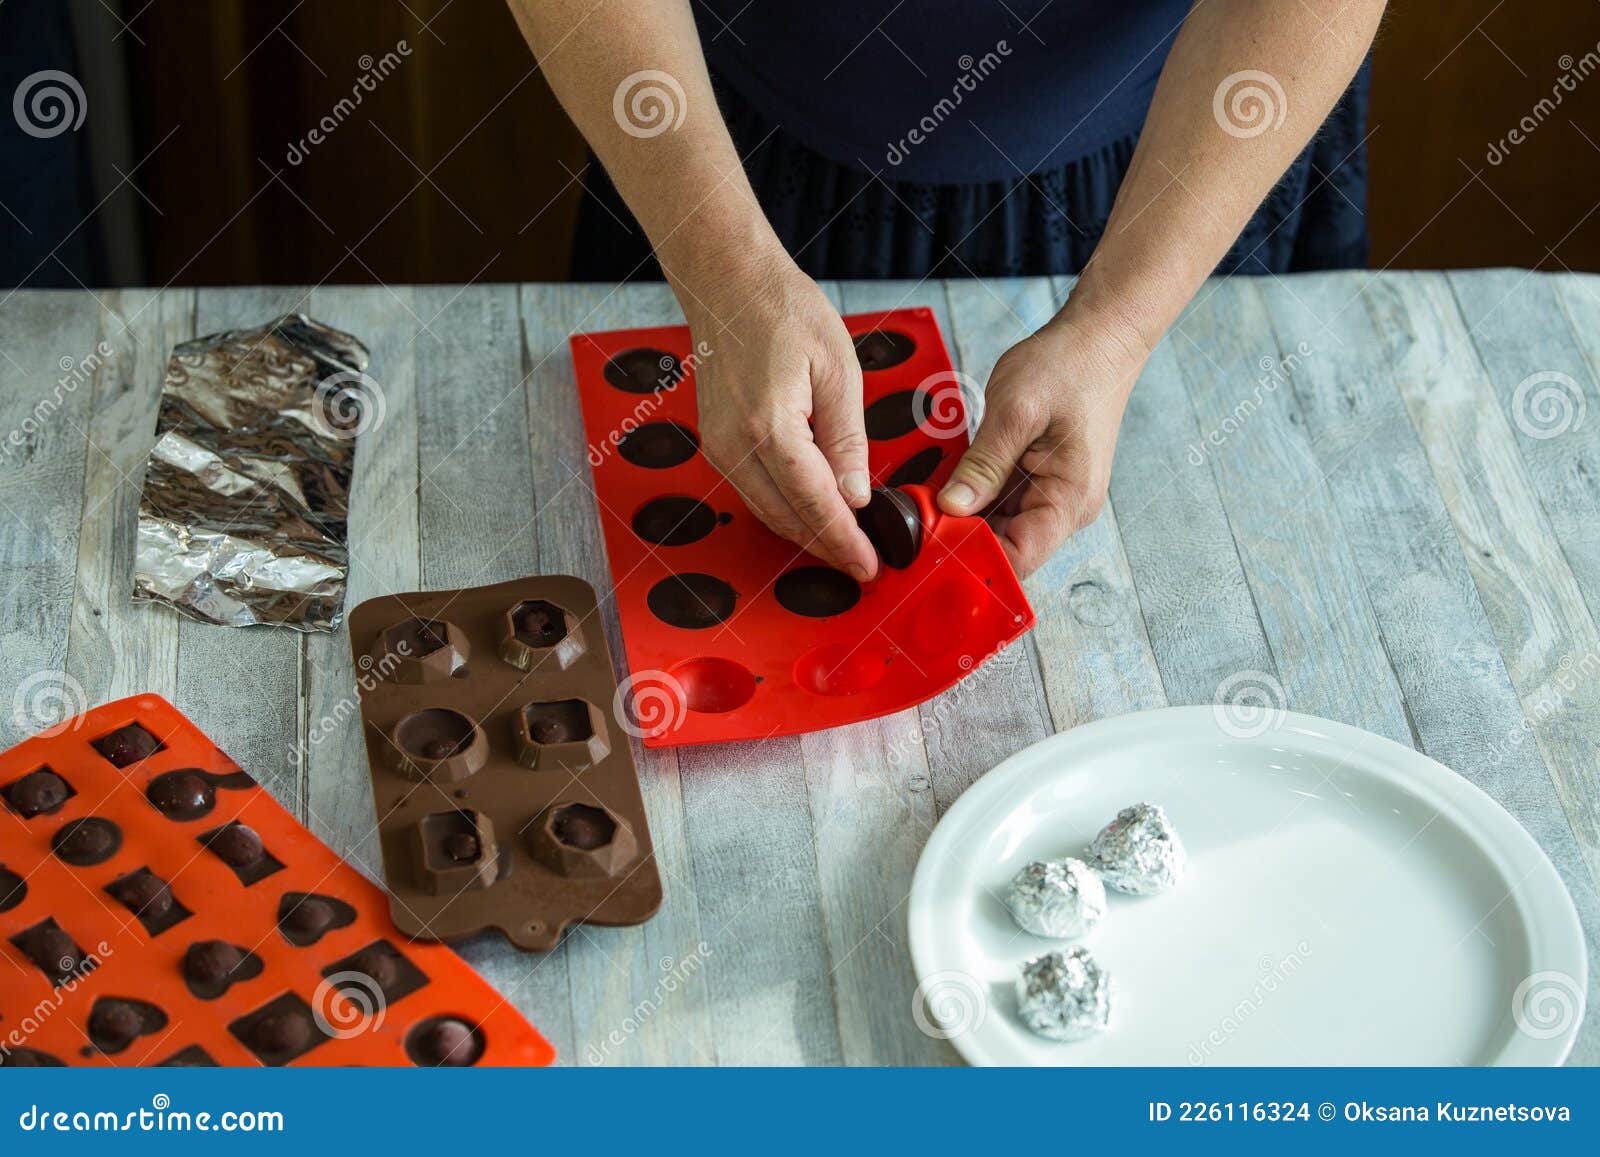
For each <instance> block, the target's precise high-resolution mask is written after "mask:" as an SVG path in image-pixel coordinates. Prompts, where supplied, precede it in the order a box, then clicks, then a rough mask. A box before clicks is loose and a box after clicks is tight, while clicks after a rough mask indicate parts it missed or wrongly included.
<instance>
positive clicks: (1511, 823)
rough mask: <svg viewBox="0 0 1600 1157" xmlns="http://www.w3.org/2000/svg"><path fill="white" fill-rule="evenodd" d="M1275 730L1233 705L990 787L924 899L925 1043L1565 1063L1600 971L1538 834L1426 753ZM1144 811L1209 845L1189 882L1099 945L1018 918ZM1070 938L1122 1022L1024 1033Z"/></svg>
mask: <svg viewBox="0 0 1600 1157" xmlns="http://www.w3.org/2000/svg"><path fill="white" fill-rule="evenodd" d="M1234 722H1235V723H1237V722H1238V721H1237V720H1235V721H1234ZM1270 722H1275V725H1274V726H1271V727H1269V728H1267V729H1266V730H1264V731H1263V732H1262V733H1261V734H1259V735H1254V736H1246V737H1240V736H1238V735H1237V734H1229V733H1228V732H1225V731H1224V730H1223V729H1222V727H1220V726H1219V722H1218V718H1217V716H1216V715H1215V714H1214V711H1213V709H1212V708H1210V707H1173V708H1167V709H1164V710H1160V711H1147V712H1141V713H1138V714H1133V715H1124V716H1121V717H1119V718H1115V719H1108V720H1103V721H1101V722H1098V723H1093V724H1090V725H1087V726H1084V727H1079V728H1076V729H1074V730H1072V731H1069V732H1065V733H1063V734H1060V735H1056V736H1052V737H1051V738H1049V739H1046V740H1044V741H1042V742H1040V743H1037V744H1035V745H1034V746H1032V747H1030V748H1028V749H1027V750H1025V751H1022V752H1019V753H1018V754H1017V755H1014V756H1012V757H1011V758H1010V759H1008V760H1006V761H1005V762H1004V763H1002V764H1000V766H998V767H996V768H995V769H994V770H993V771H991V772H990V773H989V774H988V775H986V776H984V777H983V778H982V779H980V780H979V781H978V782H977V783H976V784H974V785H973V786H972V787H971V788H969V789H968V790H967V792H966V793H965V794H964V795H963V796H962V797H961V798H960V799H959V800H957V801H956V803H955V805H954V806H953V807H951V809H950V811H949V812H948V813H947V814H946V815H945V817H944V819H943V820H942V821H941V822H940V823H939V826H938V827H937V828H936V829H935V831H934V833H933V836H932V838H931V839H929V841H928V845H927V847H926V848H925V849H924V850H923V853H922V858H921V860H920V861H919V863H918V864H917V871H916V876H915V878H914V880H913V883H912V888H911V901H910V925H911V928H910V931H911V955H912V959H913V962H914V964H915V967H916V971H917V977H918V980H919V982H920V986H921V987H920V992H921V993H922V994H923V996H924V997H925V998H926V999H925V1002H924V1003H923V1004H922V1005H920V1006H919V1009H918V1018H919V1021H920V1022H921V1023H922V1024H923V1027H924V1029H925V1031H933V1032H937V1033H939V1034H941V1035H948V1036H949V1038H950V1041H951V1043H952V1044H953V1045H954V1046H955V1047H956V1049H957V1050H958V1051H960V1053H961V1054H962V1056H964V1057H965V1058H966V1059H967V1060H968V1061H969V1062H971V1063H973V1064H1004V1065H1054V1064H1061V1065H1079V1064H1082V1065H1097V1064H1098V1065H1108V1064H1109V1065H1201V1064H1210V1065H1298V1064H1339V1065H1345V1064H1350V1065H1356V1064H1371V1065H1459V1064H1473V1065H1480V1064H1510V1065H1542V1064H1559V1063H1561V1061H1562V1060H1563V1059H1564V1058H1565V1057H1566V1055H1567V1053H1568V1051H1569V1050H1570V1049H1571V1047H1572V1041H1573V1037H1574V1036H1575V1035H1576V1033H1577V1029H1578V1025H1579V1024H1580V1023H1581V1022H1582V1020H1583V1006H1584V996H1585V993H1586V992H1587V991H1588V962H1587V957H1586V953H1585V949H1584V942H1583V935H1582V930H1581V928H1580V926H1579V923H1578V917H1577V913H1576V911H1575V910H1574V909H1573V906H1572V900H1571V898H1570V897H1569V896H1568V895H1567V890H1566V888H1565V886H1564V885H1563V884H1562V883H1561V879H1560V877H1559V876H1558V875H1557V874H1556V871H1555V869H1554V868H1553V867H1552V866H1551V864H1550V861H1549V859H1548V858H1546V856H1545V854H1544V853H1543V852H1542V851H1541V850H1540V849H1539V847H1538V845H1537V844H1535V843H1534V842H1533V839H1532V838H1531V837H1530V836H1529V835H1528V834H1527V832H1525V831H1524V830H1523V829H1522V827H1521V826H1520V825H1519V824H1517V822H1516V821H1515V820H1513V819H1512V818H1511V817H1510V816H1509V815H1507V814H1506V812H1505V811H1504V810H1503V809H1502V808H1501V807H1500V805H1499V804H1497V803H1495V802H1494V801H1493V800H1492V799H1490V798H1489V797H1488V796H1487V795H1485V794H1484V793H1483V792H1481V791H1480V790H1478V789H1477V788H1476V787H1474V786H1473V785H1472V784H1470V783H1468V782H1467V781H1466V780H1465V779H1462V778H1461V777H1460V776H1458V775H1456V774H1455V773H1454V772H1452V771H1450V770H1449V769H1448V768H1446V767H1444V766H1442V765H1441V764H1439V763H1436V762H1434V761H1433V760H1431V759H1429V758H1428V757H1427V756H1424V755H1421V754H1419V753H1418V752H1415V751H1413V750H1411V749H1410V748H1408V747H1403V746H1401V745H1399V744H1396V743H1393V742H1391V741H1389V740H1387V739H1383V738H1381V737H1379V736H1376V735H1372V734H1370V733H1368V732H1365V731H1361V730H1359V729H1357V728H1354V727H1348V726H1345V725H1343V724H1339V723H1330V722H1327V721H1325V720H1321V719H1316V718H1313V717H1311V716H1307V715H1296V714H1291V713H1285V714H1283V715H1282V716H1281V717H1277V716H1274V717H1267V716H1262V717H1261V720H1260V724H1259V725H1260V726H1266V724H1267V723H1270ZM1231 730H1232V731H1234V732H1237V731H1239V730H1240V728H1239V727H1238V726H1234V727H1232V728H1231ZM1141 800H1142V801H1148V802H1150V803H1158V804H1161V805H1162V806H1164V807H1165V808H1166V810H1167V814H1168V815H1169V816H1170V817H1171V819H1172V822H1173V824H1174V825H1175V826H1176V828H1177V830H1178V834H1179V836H1180V838H1181V839H1182V840H1183V842H1184V844H1185V845H1186V846H1187V848H1188V852H1189V870H1188V874H1187V876H1186V877H1185V879H1184V881H1183V882H1182V883H1181V884H1180V885H1179V886H1178V887H1177V888H1176V889H1175V890H1173V891H1171V892H1168V893H1166V894H1165V895H1161V896H1153V897H1141V896H1127V895H1122V894H1119V893H1112V894H1111V900H1110V911H1109V912H1108V914H1107V916H1106V918H1105V920H1104V921H1102V923H1101V925H1100V926H1099V927H1098V928H1097V929H1095V931H1094V932H1093V933H1091V934H1090V936H1089V937H1088V938H1087V939H1086V940H1083V941H1071V942H1063V941H1051V940H1046V939H1042V938H1039V937H1035V936H1032V935H1030V934H1029V933H1026V932H1023V931H1022V930H1021V929H1020V928H1018V927H1017V926H1016V924H1015V923H1014V922H1013V921H1012V920H1011V918H1010V915H1009V913H1008V912H1007V911H1006V909H1005V907H1004V905H1003V904H1002V903H1001V902H1000V899H999V897H1000V895H1001V894H1002V892H1003V889H1004V886H1005V884H1006V882H1007V881H1008V880H1010V878H1011V876H1012V875H1013V874H1014V873H1015V872H1016V871H1017V869H1019V868H1020V867H1021V866H1022V865H1023V864H1025V863H1027V862H1028V861H1029V860H1032V859H1048V858H1056V857H1061V856H1068V855H1081V854H1082V849H1083V848H1084V846H1085V845H1086V844H1087V843H1088V842H1089V840H1090V839H1091V838H1092V837H1093V835H1094V834H1095V832H1096V831H1098V830H1099V828H1100V827H1101V826H1102V825H1103V824H1105V823H1106V822H1107V821H1108V820H1110V819H1111V817H1112V816H1113V815H1115V814H1116V812H1117V810H1118V809H1119V808H1121V807H1124V806H1126V805H1128V804H1130V803H1135V802H1139V801H1141ZM1069 943H1083V944H1086V945H1087V946H1088V947H1089V949H1090V950H1091V951H1092V952H1093V953H1094V954H1095V956H1096V958H1097V959H1098V960H1099V961H1100V963H1101V964H1102V965H1103V966H1104V967H1105V968H1107V969H1108V970H1109V971H1110V972H1111V975H1112V982H1113V985H1114V989H1113V998H1112V1023H1111V1028H1110V1030H1109V1031H1107V1032H1105V1033H1103V1034H1101V1035H1100V1036H1098V1037H1095V1038H1093V1039H1090V1040H1087V1041H1080V1042H1074V1043H1057V1042H1054V1041H1050V1040H1046V1039H1044V1038H1042V1037H1039V1036H1036V1035H1034V1034H1033V1033H1031V1032H1029V1031H1028V1030H1027V1029H1026V1028H1025V1027H1024V1026H1023V1025H1022V1023H1021V1022H1020V1021H1019V1020H1018V1019H1017V1016H1016V999H1015V996H1014V995H1013V988H1012V985H1013V981H1014V979H1015V977H1016V975H1017V973H1018V970H1019V968H1020V966H1021V964H1022V962H1023V961H1024V960H1026V959H1027V958H1029V957H1031V956H1034V955H1037V954H1038V953H1041V952H1045V951H1049V950H1050V949H1052V948H1054V947H1063V946H1065V945H1066V944H1069Z"/></svg>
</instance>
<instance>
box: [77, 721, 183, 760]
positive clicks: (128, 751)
mask: <svg viewBox="0 0 1600 1157" xmlns="http://www.w3.org/2000/svg"><path fill="white" fill-rule="evenodd" d="M89 745H90V746H91V747H93V748H94V749H95V750H96V751H98V752H99V753H100V754H101V755H103V756H105V757H106V758H107V759H108V760H110V761H111V762H112V763H114V764H115V765H116V766H118V767H127V766H129V765H130V764H135V763H138V762H139V761H140V760H141V759H148V758H149V757H150V756H152V755H154V754H155V753H156V752H158V751H165V750H166V744H164V743H162V742H161V740H159V739H157V738H156V737H155V736H154V735H151V734H150V732H149V731H147V730H146V729H145V728H144V727H142V726H141V725H140V724H138V723H129V724H128V725H127V726H125V727H119V728H117V729H116V730H115V731H113V732H111V733H110V734H108V735H102V736H101V737H100V738H99V739H95V740H91V741H90V744H89Z"/></svg>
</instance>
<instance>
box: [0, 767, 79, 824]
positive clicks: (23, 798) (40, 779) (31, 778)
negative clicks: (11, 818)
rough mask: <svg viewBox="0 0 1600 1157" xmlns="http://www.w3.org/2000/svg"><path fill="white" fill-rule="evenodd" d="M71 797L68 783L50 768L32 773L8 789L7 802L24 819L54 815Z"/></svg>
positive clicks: (42, 768) (43, 768)
mask: <svg viewBox="0 0 1600 1157" xmlns="http://www.w3.org/2000/svg"><path fill="white" fill-rule="evenodd" d="M71 795H72V788H71V787H69V786H68V785H67V781H66V780H64V779H62V778H61V777H60V776H59V775H57V774H56V773H55V772H53V771H51V770H50V769H49V768H48V767H41V768H40V769H39V770H38V771H30V772H29V773H28V774H27V775H25V776H23V777H22V778H21V779H19V780H17V782H16V783H14V784H12V785H11V786H10V787H8V788H6V800H7V801H8V802H9V803H10V804H11V806H12V807H13V808H15V809H16V812H17V814H18V815H20V816H21V817H22V818H23V819H32V818H33V817H34V816H45V815H52V814H54V813H55V812H57V811H60V810H61V805H62V804H64V803H66V802H67V800H68V799H69V798H70V797H71Z"/></svg>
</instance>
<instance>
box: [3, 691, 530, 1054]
mask: <svg viewBox="0 0 1600 1157" xmlns="http://www.w3.org/2000/svg"><path fill="white" fill-rule="evenodd" d="M0 977H3V981H0V1066H12V1065H18V1066H20V1065H35V1066H38V1065H43V1066H55V1065H105V1066H110V1065H243V1066H264V1065H272V1066H276V1065H284V1064H293V1065H311V1066H317V1065H408V1064H411V1065H427V1066H431V1065H440V1064H446V1065H461V1064H486V1065H543V1064H549V1063H550V1061H551V1060H552V1059H553V1058H554V1055H555V1053H554V1050H553V1049H552V1048H551V1047H550V1045H549V1044H548V1043H547V1042H546V1041H545V1039H544V1038H543V1037H542V1036H540V1035H539V1033H538V1032H537V1031H535V1030H534V1029H533V1028H532V1026H530V1025H529V1024H528V1023H527V1021H525V1020H523V1019H522V1017H521V1016H520V1015H519V1014H518V1013H517V1011H516V1010H515V1009H514V1008H512V1007H511V1006H510V1005H509V1004H507V1003H506V1002H505V1000H504V999H503V998H502V997H501V996H500V994H499V993H497V992H496V991H495V990H494V989H493V988H491V987H490V986H489V985H488V984H487V983H485V982H484V981H483V980H482V979H481V978H480V977H479V976H478V975H477V974H476V973H474V972H473V971H472V970H471V969H470V968H468V967H467V966H466V964H464V963H463V962H462V961H461V959H460V957H458V956H456V955H455V953H453V952H451V951H450V950H449V949H448V948H444V947H441V946H439V945H432V944H415V943H412V942H410V941H407V940H405V939H404V938H403V937H402V936H401V935H400V933H399V932H397V931H396V929H395V926H394V923H393V922H392V921H391V920H390V918H389V906H388V901H387V900H386V898H385V896H384V894H383V892H382V891H381V890H379V889H378V888H377V887H375V886H374V885H373V884H371V883H370V882H368V881H367V879H366V878H365V877H363V876H362V875H361V874H360V873H359V872H357V871H356V870H355V869H354V868H352V867H350V866H349V865H348V864H346V863H345V862H344V861H343V860H341V859H339V857H338V856H336V855H334V853H333V852H332V851H330V850H329V849H328V848H327V846H326V845H324V844H323V843H321V842H320V841H319V840H318V839H317V838H316V837H315V836H313V835H312V834H311V833H310V832H309V831H307V830H306V829H305V828H304V827H303V826H301V824H300V823H299V822H298V821H297V820H296V819H295V818H294V817H293V816H292V815H290V814H289V813H288V812H287V811H285V810H284V809H283V808H281V807H280V806H278V804H277V802H276V801H275V800H274V799H273V798H272V797H271V796H270V795H269V794H267V792H265V791H264V790H262V788H261V787H260V785H258V784H257V783H256V782H255V780H253V779H251V778H250V777H249V776H248V775H246V774H245V773H244V772H242V771H241V770H240V769H239V767H238V765H237V764H235V763H234V762H233V761H232V760H231V759H229V758H228V757H227V756H226V755H225V754H223V752H222V751H221V750H219V749H218V748H217V746H216V745H215V744H214V743H212V742H211V741H210V740H209V739H208V738H206V736H205V735H204V734H203V733H202V732H201V731H200V729H199V728H197V727H196V726H195V725H194V724H193V723H191V722H189V720H188V719H186V718H184V717H183V716H182V715H181V714H179V712H178V711H177V709H176V708H174V707H173V706H172V704H170V703H168V702H167V701H166V700H164V699H161V698H159V697H157V696H155V695H137V696H134V697H132V698H129V699H122V700H119V701H117V702H115V703H108V704H106V705H105V706H103V707H97V708H95V709H94V710H92V711H88V712H86V713H84V714H83V715H79V716H77V717H76V718H74V719H71V720H69V721H68V722H66V723H64V724H61V725H59V726H57V727H55V728H52V729H51V730H50V731H49V732H47V733H45V734H42V735H37V736H35V737H33V738H32V739H29V740H26V741H25V742H23V743H21V744H19V745H18V746H16V747H13V748H12V749H11V750H10V751H7V752H5V753H4V754H3V755H0Z"/></svg>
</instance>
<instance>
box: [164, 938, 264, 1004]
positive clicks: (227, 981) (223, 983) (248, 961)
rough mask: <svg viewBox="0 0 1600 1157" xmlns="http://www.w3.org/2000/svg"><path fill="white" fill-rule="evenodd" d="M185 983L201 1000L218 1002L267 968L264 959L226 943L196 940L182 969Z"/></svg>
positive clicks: (187, 953) (186, 954)
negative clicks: (235, 987) (224, 994)
mask: <svg viewBox="0 0 1600 1157" xmlns="http://www.w3.org/2000/svg"><path fill="white" fill-rule="evenodd" d="M180 967H181V969H182V971H183V982H184V984H185V985H187V986H188V988H189V991H190V992H192V993H193V994H194V995H195V996H196V997H198V998H199V999H201V1000H215V999H216V998H217V997H219V996H221V995H222V994H223V993H224V992H227V991H228V989H229V988H231V987H232V986H233V985H235V984H238V983H240V982H241V981H245V980H254V979H255V978H256V977H258V976H260V975H261V970H262V968H263V967H264V966H263V964H262V962H261V957H259V956H257V955H256V954H255V953H254V952H251V951H250V950H249V949H248V948H241V947H240V946H239V945H237V944H229V943H228V942H227V941H226V940H197V941H196V942H195V943H193V944H191V945H189V947H188V949H187V950H186V951H185V952H184V954H183V962H182V964H181V965H180Z"/></svg>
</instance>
